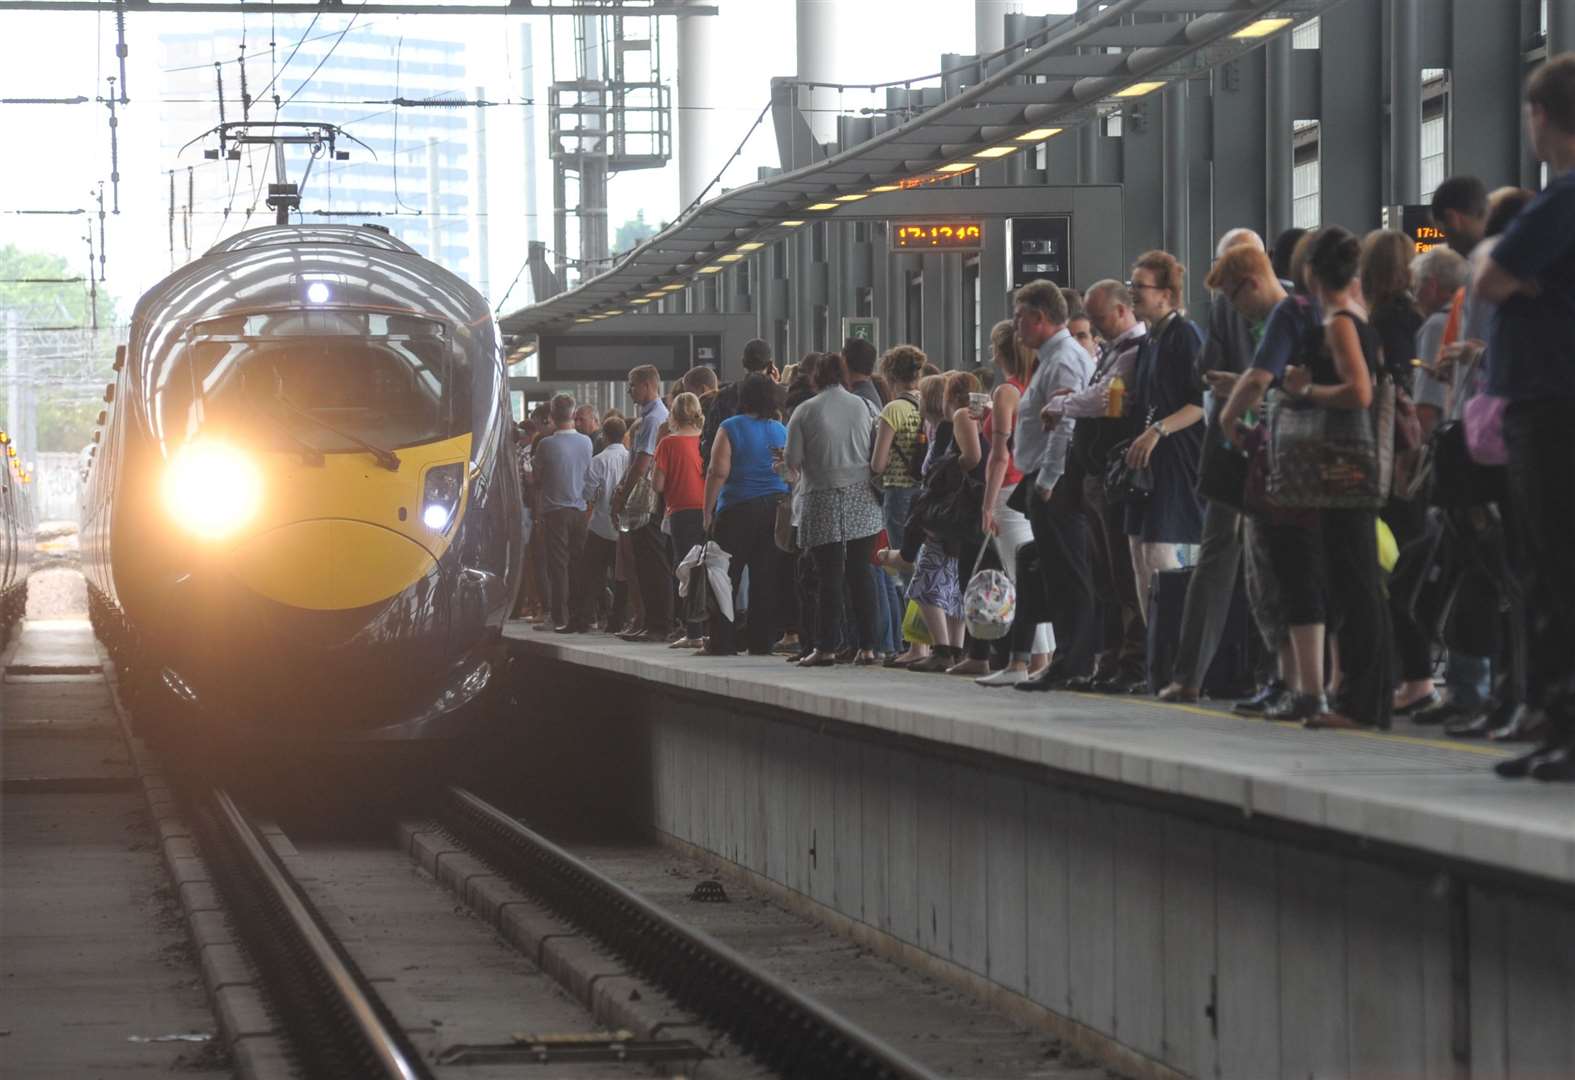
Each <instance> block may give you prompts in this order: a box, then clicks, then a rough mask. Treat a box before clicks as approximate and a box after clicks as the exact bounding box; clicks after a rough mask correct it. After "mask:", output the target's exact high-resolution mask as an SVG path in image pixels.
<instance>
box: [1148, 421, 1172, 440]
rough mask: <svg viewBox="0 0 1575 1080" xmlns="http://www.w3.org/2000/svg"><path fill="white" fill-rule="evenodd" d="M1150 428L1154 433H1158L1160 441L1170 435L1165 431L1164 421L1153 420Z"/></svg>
mask: <svg viewBox="0 0 1575 1080" xmlns="http://www.w3.org/2000/svg"><path fill="white" fill-rule="evenodd" d="M1150 426H1151V427H1152V428H1153V429H1154V430H1155V431H1157V432H1159V437H1160V438H1161V439H1163V438H1164V437H1165V436H1167V435H1169V434H1170V432H1168V431H1166V430H1165V421H1163V420H1155V421H1154V423H1153V424H1152V425H1150Z"/></svg>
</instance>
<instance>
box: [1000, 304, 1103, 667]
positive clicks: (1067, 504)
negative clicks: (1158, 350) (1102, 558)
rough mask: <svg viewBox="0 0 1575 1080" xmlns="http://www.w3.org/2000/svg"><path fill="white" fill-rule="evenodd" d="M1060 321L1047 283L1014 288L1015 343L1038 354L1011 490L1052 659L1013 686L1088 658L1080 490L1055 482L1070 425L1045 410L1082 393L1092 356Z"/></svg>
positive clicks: (1089, 609) (1024, 643) (1024, 653)
mask: <svg viewBox="0 0 1575 1080" xmlns="http://www.w3.org/2000/svg"><path fill="white" fill-rule="evenodd" d="M1066 323H1067V306H1066V298H1065V297H1064V296H1062V295H1061V290H1060V289H1059V288H1057V287H1056V285H1055V284H1054V283H1052V282H1049V281H1031V282H1029V283H1028V284H1027V285H1024V286H1023V287H1022V288H1021V289H1018V290H1017V296H1016V303H1015V305H1014V308H1013V312H1012V328H1013V330H1014V331H1015V332H1016V334H1017V339H1018V340H1019V341H1021V342H1023V343H1024V344H1026V345H1027V346H1028V347H1029V348H1032V349H1034V350H1036V351H1037V352H1038V354H1039V366H1038V368H1037V369H1035V371H1034V377H1033V379H1032V380H1031V381H1030V382H1029V384H1028V390H1027V392H1026V393H1024V394H1023V396H1022V400H1021V401H1020V402H1019V403H1018V406H1017V428H1016V431H1015V432H1014V434H1013V441H1014V446H1013V455H1014V457H1015V458H1016V464H1017V467H1018V468H1020V469H1021V470H1022V471H1023V479H1022V482H1021V483H1019V484H1018V485H1017V491H1018V492H1020V493H1021V494H1022V495H1023V496H1024V497H1025V500H1026V504H1027V505H1026V506H1024V507H1022V508H1021V509H1022V510H1023V512H1024V513H1026V514H1027V515H1028V524H1029V527H1030V528H1032V529H1033V533H1034V544H1035V548H1036V550H1037V553H1038V559H1039V566H1040V572H1041V574H1042V576H1043V579H1044V584H1045V597H1046V599H1047V601H1048V602H1049V606H1050V622H1051V624H1052V625H1053V626H1054V627H1055V639H1056V657H1055V660H1054V662H1052V663H1051V665H1050V666H1049V667H1048V668H1046V669H1045V670H1044V672H1043V673H1042V674H1040V675H1037V676H1035V677H1034V678H1032V679H1028V680H1026V681H1024V682H1020V683H1017V684H1016V686H1015V687H1014V689H1016V690H1027V691H1038V690H1058V689H1061V688H1063V687H1064V686H1065V685H1066V683H1067V681H1068V680H1069V679H1071V678H1074V677H1076V676H1079V675H1086V674H1088V670H1089V667H1090V664H1091V660H1092V657H1091V653H1092V649H1093V621H1094V588H1093V582H1092V581H1091V580H1090V577H1089V572H1088V533H1087V526H1086V525H1085V523H1084V521H1083V513H1082V507H1081V504H1082V492H1081V490H1080V485H1078V484H1075V483H1072V482H1066V483H1063V482H1061V481H1062V478H1063V476H1064V475H1065V473H1066V471H1067V450H1068V448H1069V447H1070V445H1071V442H1072V429H1073V428H1074V427H1075V423H1074V422H1072V421H1066V422H1058V421H1057V420H1055V419H1053V418H1052V417H1051V415H1050V414H1048V413H1046V412H1045V409H1046V406H1048V405H1049V404H1050V401H1051V399H1052V398H1054V397H1059V396H1063V395H1065V394H1075V393H1079V392H1080V391H1082V390H1084V389H1085V388H1086V387H1087V386H1088V377H1089V375H1090V374H1091V373H1092V371H1093V366H1094V365H1093V361H1092V360H1091V359H1090V358H1089V356H1088V353H1086V352H1085V351H1083V348H1082V346H1080V345H1078V343H1077V342H1076V341H1075V340H1073V338H1072V335H1071V334H1070V333H1069V332H1068V331H1067V328H1066ZM1013 498H1014V500H1015V499H1016V498H1017V496H1016V495H1014V497H1013ZM1014 508H1015V507H1014ZM1020 572H1021V571H1020ZM1026 629H1027V633H1026V635H1019V633H1018V632H1017V628H1016V627H1014V628H1013V641H1012V650H1013V652H1012V659H1013V660H1014V661H1019V660H1020V661H1022V662H1023V663H1024V664H1026V663H1027V661H1028V660H1029V658H1030V657H1029V652H1030V651H1031V648H1032V644H1031V643H1032V636H1033V629H1034V628H1033V627H1027V628H1026Z"/></svg>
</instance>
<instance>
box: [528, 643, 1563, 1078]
mask: <svg viewBox="0 0 1575 1080" xmlns="http://www.w3.org/2000/svg"><path fill="white" fill-rule="evenodd" d="M505 633H506V636H507V637H508V638H509V639H510V640H511V642H512V645H513V649H514V651H515V655H516V657H517V658H518V661H519V666H520V669H521V671H520V676H519V696H520V705H521V708H520V714H519V715H520V718H521V719H520V723H522V724H523V725H524V726H525V728H526V729H527V730H528V731H529V733H530V737H531V739H532V740H533V741H532V744H531V745H533V746H535V747H536V748H537V752H538V753H539V754H540V756H541V760H540V761H539V762H538V763H537V770H538V772H537V775H538V776H540V777H541V778H542V782H543V783H553V782H555V780H556V778H562V777H569V776H572V777H574V778H575V779H574V781H573V782H574V783H575V784H580V785H590V786H591V787H593V788H594V789H595V790H598V791H600V792H601V793H602V795H603V797H604V798H606V799H608V800H616V801H620V802H621V803H622V804H623V805H624V807H625V809H626V811H627V813H628V814H630V815H632V816H633V817H634V818H635V819H636V820H637V822H638V823H639V824H640V825H642V826H644V827H645V828H647V829H649V831H651V832H652V833H653V834H655V835H657V836H658V837H659V838H662V839H663V840H664V841H665V842H669V843H671V844H672V845H673V846H675V847H678V848H680V849H684V850H688V851H691V852H694V853H702V854H705V855H708V856H711V857H713V858H716V859H718V860H722V861H723V864H724V866H725V867H726V869H728V870H731V871H736V872H738V873H740V874H743V875H745V876H747V877H749V878H750V879H751V880H752V881H753V882H754V883H756V884H758V885H765V886H768V887H772V888H774V889H775V890H777V895H779V897H780V898H781V899H784V900H786V901H787V902H789V903H796V904H797V905H798V906H799V907H800V908H801V909H802V910H805V911H806V912H808V913H810V914H813V915H815V916H816V917H818V918H823V919H827V920H830V921H832V922H836V923H839V924H840V925H842V926H843V927H844V928H845V929H847V930H848V931H849V932H850V933H852V934H853V936H854V937H855V938H856V939H857V940H859V941H860V942H862V943H864V944H866V945H868V946H869V947H871V948H874V949H877V950H879V951H884V952H887V953H889V954H891V955H893V956H895V957H897V958H899V959H902V960H903V961H904V962H908V963H917V964H920V965H921V966H925V967H926V968H927V969H928V970H931V971H933V972H934V973H935V974H936V975H937V977H939V978H941V979H943V980H947V981H950V982H952V983H953V984H954V985H958V986H963V987H965V988H967V989H968V990H969V991H970V992H975V993H979V994H981V995H983V996H985V997H987V998H989V999H991V1000H992V1001H994V1002H995V1003H996V1004H997V1005H998V1006H1000V1007H1003V1008H1006V1009H1008V1010H1011V1011H1014V1012H1015V1013H1016V1014H1018V1015H1020V1016H1021V1017H1022V1018H1024V1019H1027V1020H1029V1021H1032V1022H1036V1023H1039V1024H1041V1025H1042V1026H1044V1027H1046V1028H1048V1029H1050V1030H1054V1031H1056V1032H1057V1033H1058V1034H1059V1035H1061V1036H1062V1037H1065V1038H1068V1039H1071V1040H1072V1041H1073V1043H1074V1044H1077V1043H1078V1042H1080V1041H1081V1042H1083V1043H1086V1044H1087V1048H1088V1049H1089V1050H1091V1051H1094V1052H1097V1053H1100V1054H1101V1055H1103V1056H1104V1058H1105V1060H1112V1059H1114V1060H1116V1061H1118V1062H1119V1063H1120V1065H1121V1067H1122V1069H1123V1071H1126V1072H1128V1073H1129V1074H1131V1075H1134V1076H1164V1077H1175V1076H1211V1077H1219V1078H1222V1080H1223V1078H1230V1077H1243V1078H1248V1080H1262V1078H1263V1077H1267V1076H1331V1077H1333V1076H1397V1075H1408V1076H1411V1075H1414V1076H1440V1077H1442V1076H1454V1075H1459V1074H1460V1073H1459V1070H1461V1069H1462V1068H1465V1069H1468V1070H1470V1071H1469V1075H1473V1076H1478V1075H1481V1076H1503V1077H1518V1076H1528V1077H1529V1076H1537V1077H1544V1076H1552V1075H1575V1034H1572V1031H1571V1028H1570V1025H1569V1024H1568V1023H1567V1019H1568V1017H1569V1016H1571V1015H1575V786H1570V785H1548V784H1541V783H1537V782H1535V781H1522V782H1515V783H1511V782H1506V781H1503V780H1500V779H1498V778H1497V777H1496V776H1495V775H1494V774H1493V773H1492V771H1491V765H1492V764H1493V763H1494V762H1495V761H1497V760H1499V759H1500V758H1502V757H1505V756H1508V755H1509V754H1511V753H1512V752H1513V751H1512V750H1509V749H1506V748H1503V747H1499V746H1489V745H1481V744H1471V743H1464V742H1453V741H1447V740H1443V739H1438V738H1433V737H1429V736H1427V735H1425V734H1423V733H1422V731H1421V730H1417V729H1413V730H1412V731H1406V730H1403V729H1402V730H1397V731H1394V732H1388V733H1380V732H1365V731H1361V732H1348V731H1308V730H1305V729H1303V728H1301V727H1300V726H1296V725H1289V724H1274V723H1269V722H1265V721H1261V720H1250V719H1245V718H1239V717H1236V716H1233V715H1231V714H1229V713H1228V712H1224V711H1223V710H1219V709H1214V708H1209V707H1207V706H1203V707H1199V706H1181V705H1168V704H1164V703H1160V702H1156V701H1154V700H1152V699H1145V698H1135V697H1134V698H1125V697H1124V698H1112V697H1105V696H1099V695H1083V694H1070V693H1049V694H1032V695H1029V694H1023V693H1019V692H1016V691H1013V690H1009V689H986V688H983V687H978V686H975V685H974V684H973V683H972V681H971V680H966V679H961V678H955V677H947V676H944V675H917V674H912V673H909V672H902V671H887V670H884V669H878V668H876V669H869V668H854V667H841V666H839V667H835V668H818V669H812V670H805V669H800V668H796V667H794V666H791V665H788V664H786V663H784V662H783V659H782V658H779V657H771V658H764V657H747V656H739V657H727V658H720V657H703V656H694V655H692V654H691V653H690V652H687V651H684V652H675V651H673V650H669V649H665V648H662V647H659V646H655V645H630V644H626V643H623V642H621V641H618V640H617V639H616V638H613V637H609V636H604V635H594V636H590V635H586V636H573V637H569V636H560V635H555V634H547V633H539V632H535V631H533V630H532V629H531V628H530V627H529V626H527V625H526V624H523V623H515V624H510V625H509V627H508V628H507V629H506V631H505ZM1313 1018H1316V1019H1313Z"/></svg>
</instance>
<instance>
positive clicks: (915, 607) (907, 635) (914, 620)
mask: <svg viewBox="0 0 1575 1080" xmlns="http://www.w3.org/2000/svg"><path fill="white" fill-rule="evenodd" d="M902 640H904V641H911V642H913V643H914V644H915V645H933V644H935V639H934V638H933V637H932V636H931V635H930V628H929V627H928V626H925V625H924V615H923V613H921V612H920V611H919V603H918V601H917V600H909V601H908V608H907V610H906V611H904V612H903V614H902Z"/></svg>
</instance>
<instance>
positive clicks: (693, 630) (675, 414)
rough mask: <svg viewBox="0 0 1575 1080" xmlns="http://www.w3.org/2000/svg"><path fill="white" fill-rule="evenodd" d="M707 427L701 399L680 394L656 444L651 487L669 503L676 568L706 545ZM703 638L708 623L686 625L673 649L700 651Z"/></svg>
mask: <svg viewBox="0 0 1575 1080" xmlns="http://www.w3.org/2000/svg"><path fill="white" fill-rule="evenodd" d="M704 426H705V415H704V413H702V412H701V410H700V399H699V398H697V397H695V396H694V395H693V394H691V393H687V392H685V393H682V394H679V395H678V396H677V397H675V398H674V399H673V408H672V412H671V413H670V414H669V415H668V418H667V437H666V438H664V439H663V440H662V441H661V442H659V443H657V444H656V458H655V460H654V461H653V462H652V465H653V466H654V468H655V472H654V473H653V475H652V478H651V484H652V486H654V487H655V488H656V491H657V493H658V494H659V495H661V496H662V498H663V499H665V500H666V502H667V531H668V533H669V534H670V535H671V536H672V538H673V544H672V553H673V566H674V567H675V568H676V567H677V565H678V564H679V563H680V562H682V561H683V559H684V556H686V555H688V554H689V551H690V549H691V548H694V547H695V546H697V545H699V544H702V543H704V542H705V521H704V513H703V511H702V509H701V508H702V507H703V506H704V505H705V471H704V470H703V469H702V468H701V467H700V429H701V428H702V427H704ZM653 629H654V628H653ZM704 635H705V623H703V622H691V623H686V624H685V625H684V633H683V636H682V637H680V638H678V640H676V641H674V642H673V644H672V647H673V648H675V649H698V648H699V647H700V646H701V645H703V644H705V641H704Z"/></svg>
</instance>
